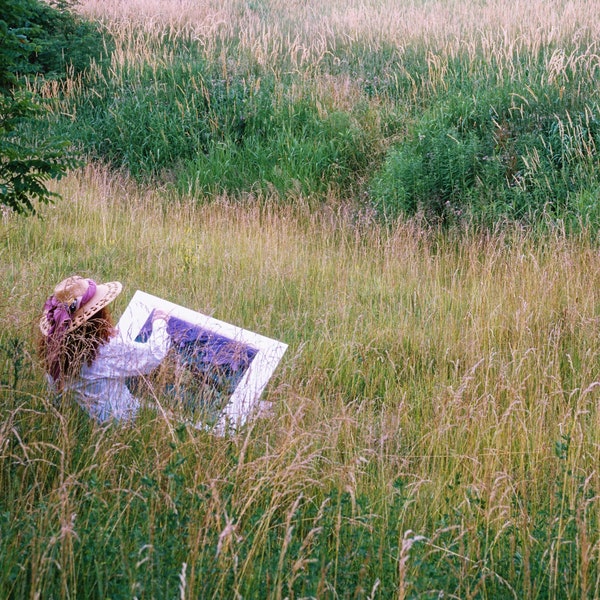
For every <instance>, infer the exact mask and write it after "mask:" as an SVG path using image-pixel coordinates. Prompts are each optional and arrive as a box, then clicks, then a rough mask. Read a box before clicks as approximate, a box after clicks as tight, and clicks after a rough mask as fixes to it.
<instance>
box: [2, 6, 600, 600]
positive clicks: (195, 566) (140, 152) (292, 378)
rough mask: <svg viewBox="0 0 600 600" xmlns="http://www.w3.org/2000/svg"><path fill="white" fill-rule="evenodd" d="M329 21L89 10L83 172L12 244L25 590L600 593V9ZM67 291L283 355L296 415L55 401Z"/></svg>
mask: <svg viewBox="0 0 600 600" xmlns="http://www.w3.org/2000/svg"><path fill="white" fill-rule="evenodd" d="M321 4H322V3H319V2H316V1H315V0H312V1H309V2H302V3H298V2H287V3H284V2H281V1H278V0H273V1H271V2H268V1H266V0H265V1H258V0H257V1H247V2H241V1H239V0H235V1H234V0H228V1H226V2H209V1H206V2H192V1H191V0H189V1H187V0H181V1H178V2H175V1H172V2H152V1H150V0H148V1H141V0H140V1H136V2H125V1H123V2H118V1H117V0H111V1H110V2H93V1H92V0H86V1H85V2H83V3H82V4H81V6H80V7H79V8H78V10H79V11H81V12H82V14H85V15H87V16H89V17H91V18H96V19H100V20H102V22H103V23H104V25H105V27H106V31H107V33H109V34H110V36H108V37H107V38H106V40H107V41H106V52H107V53H109V55H107V58H106V60H105V61H103V62H98V63H97V64H95V65H92V67H91V68H89V69H88V70H86V71H85V72H82V73H79V74H75V73H73V74H72V75H71V76H69V77H67V78H64V79H55V80H50V79H48V80H41V81H36V82H33V83H32V86H37V87H38V88H39V89H40V90H41V92H42V93H43V94H44V96H45V97H46V98H47V100H48V102H49V106H50V107H51V113H50V116H49V119H48V124H47V127H48V128H49V130H51V131H53V132H59V133H62V134H63V135H68V136H70V138H71V139H73V140H74V142H76V143H77V144H78V145H79V146H80V148H81V149H82V151H84V152H85V155H86V157H87V158H86V161H85V163H86V164H85V165H84V166H82V167H81V168H80V169H79V170H77V171H75V172H73V173H71V174H70V175H69V176H68V177H67V178H65V179H63V180H61V181H59V182H57V183H56V184H54V189H55V190H56V191H58V192H60V194H61V195H62V199H61V200H59V201H57V202H56V203H55V204H53V205H49V206H43V207H40V210H39V216H38V217H29V218H23V217H19V216H16V215H12V214H8V213H7V214H3V215H2V223H1V225H0V232H1V237H0V290H1V293H0V398H1V402H0V411H1V413H2V417H1V419H0V564H1V565H2V569H1V570H0V590H1V591H0V595H1V596H2V597H6V598H76V597H90V598H177V597H179V598H277V599H283V598H290V599H293V598H294V599H298V598H332V599H333V598H365V599H366V598H398V599H407V598H436V597H437V598H440V597H448V598H465V599H466V598H490V599H491V598H554V599H559V598H561V599H562V598H598V597H600V575H599V571H600V569H599V561H600V557H599V554H600V535H599V534H598V532H599V531H600V523H599V519H600V496H599V495H598V494H599V492H598V490H599V485H600V480H599V474H598V465H599V464H600V439H599V436H598V431H600V395H599V394H600V389H599V388H600V369H599V366H600V363H599V360H598V357H599V352H600V337H599V334H600V310H599V308H598V307H599V306H600V304H599V303H600V298H599V297H598V296H599V295H600V291H599V290H600V285H598V284H600V254H599V252H598V239H597V224H598V223H597V207H596V204H597V193H596V192H597V189H598V188H597V185H598V182H597V171H598V169H597V164H596V163H597V159H596V156H595V143H596V135H597V125H596V114H597V106H596V102H597V90H596V88H597V76H598V56H597V55H596V51H597V48H596V46H595V43H594V39H598V33H599V31H598V29H600V21H598V19H597V17H596V15H597V14H598V9H599V8H600V6H599V4H598V3H597V2H563V1H558V0H556V1H553V2H541V1H531V2H527V3H526V2H497V3H486V2H478V1H475V0H469V1H464V2H459V1H445V2H444V1H441V0H440V1H425V0H422V1H418V0H414V1H413V2H406V3H402V4H401V5H400V6H398V4H399V3H397V2H391V1H390V0H387V1H386V0H371V1H370V2H360V3H359V2H353V1H352V0H336V1H335V2H331V3H328V4H326V5H323V6H322V5H321ZM517 90H518V91H517ZM449 140H450V141H449ZM483 156H486V157H488V158H487V159H486V160H485V161H483V160H481V159H482V157H483ZM536 157H537V158H536ZM536 161H537V162H536ZM482 164H483V165H484V167H485V168H484V167H482V166H481V165H482ZM446 167H447V168H446ZM71 273H79V274H82V275H86V276H92V277H94V278H97V279H99V280H114V279H116V280H119V281H121V282H123V284H124V293H123V294H122V295H121V296H120V297H119V298H118V299H117V300H116V301H115V302H114V304H113V306H114V313H115V315H116V316H117V317H118V316H119V315H120V313H121V312H122V311H123V309H124V307H125V306H126V304H127V302H128V300H129V298H130V297H131V295H132V294H133V292H134V291H135V290H136V289H142V290H144V291H147V292H150V293H152V294H155V295H157V296H160V297H164V298H166V299H168V300H170V301H173V302H176V303H178V304H182V305H184V306H187V307H190V308H192V309H195V310H198V311H200V312H204V313H206V314H210V315H212V316H214V317H216V318H218V319H221V320H225V321H228V322H231V323H234V324H236V325H239V326H242V327H244V328H246V329H250V330H253V331H256V332H258V333H261V334H263V335H267V336H269V337H272V338H275V339H279V340H282V341H284V342H285V343H287V344H289V348H288V351H287V353H286V355H285V356H284V359H283V361H282V362H281V364H280V365H279V367H278V369H277V371H276V373H275V376H274V378H273V379H272V381H271V382H270V384H269V386H268V388H267V390H266V392H265V396H264V399H266V400H269V401H271V402H273V406H274V415H273V416H272V417H269V418H264V419H257V420H255V421H252V422H251V423H249V424H248V425H247V426H245V427H244V428H242V429H241V430H239V431H238V432H236V433H235V434H233V435H230V436H225V437H218V436H214V435H211V434H210V433H208V432H205V431H198V430H195V429H192V428H190V427H189V426H187V425H184V424H181V423H178V422H177V421H176V420H174V419H172V418H169V417H166V416H164V415H162V414H160V413H155V412H153V411H150V410H149V411H147V412H144V413H143V414H142V415H141V416H140V418H139V419H138V420H137V421H136V422H135V424H134V425H132V426H129V427H118V426H115V425H113V424H108V425H105V426H99V425H97V424H94V423H92V422H90V421H89V419H88V418H87V417H86V415H84V414H82V412H81V411H80V410H79V409H78V408H77V407H76V406H73V405H72V404H70V403H69V402H68V401H66V402H65V401H62V402H61V401H60V400H59V399H57V398H53V397H52V396H51V395H50V394H48V392H47V390H46V388H45V385H44V377H43V373H42V371H41V368H40V365H39V363H38V361H37V357H36V352H35V347H36V339H37V333H36V327H37V320H38V318H39V312H40V310H41V307H42V305H43V302H44V300H45V298H46V297H47V296H48V295H49V293H50V292H51V291H52V287H53V286H54V284H55V283H56V282H58V281H60V280H61V279H63V278H64V277H65V276H66V275H68V274H71Z"/></svg>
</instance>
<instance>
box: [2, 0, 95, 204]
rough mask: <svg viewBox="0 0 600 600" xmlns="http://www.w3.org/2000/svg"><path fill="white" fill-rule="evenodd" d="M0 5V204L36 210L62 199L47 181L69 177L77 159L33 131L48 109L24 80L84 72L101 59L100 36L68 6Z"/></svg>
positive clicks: (60, 142)
mask: <svg viewBox="0 0 600 600" xmlns="http://www.w3.org/2000/svg"><path fill="white" fill-rule="evenodd" d="M0 7H1V8H2V11H1V13H0V14H1V15H2V16H1V18H0V204H1V205H3V206H6V207H8V208H10V209H12V210H15V211H16V212H19V213H30V212H35V204H34V203H35V202H42V203H43V202H49V201H51V200H52V199H53V198H55V197H57V195H56V194H54V193H52V192H50V191H49V190H48V189H47V188H46V182H47V181H48V180H50V179H53V178H60V177H61V176H62V175H64V174H65V172H66V171H67V170H68V169H69V168H71V167H72V166H74V164H75V160H74V158H73V157H72V156H71V155H70V154H69V151H68V148H67V146H68V144H67V142H66V141H63V140H55V139H52V138H48V137H47V136H44V138H43V139H42V140H41V141H38V140H36V135H35V134H34V133H33V132H32V129H34V128H35V124H36V123H37V122H38V121H39V120H40V119H41V116H42V114H43V112H44V110H43V106H42V104H41V103H40V102H39V100H38V99H37V98H36V96H35V95H34V94H32V93H30V92H27V91H25V90H24V89H23V88H24V86H25V80H24V77H26V76H27V75H30V74H32V73H42V74H46V75H52V76H53V77H61V76H65V75H66V73H67V70H68V69H69V68H70V69H71V70H72V71H77V70H81V69H83V68H84V66H85V65H87V64H88V62H89V61H90V60H91V59H92V58H94V57H97V56H99V52H100V50H101V48H102V44H101V36H100V34H99V32H98V30H97V29H96V27H95V26H94V25H92V24H91V23H88V22H85V21H83V20H82V19H80V18H79V17H77V16H75V15H74V14H73V13H71V12H69V11H68V10H67V9H66V4H65V3H64V2H61V3H59V4H58V8H53V7H51V6H49V5H47V4H44V3H42V2H37V1H36V0H25V1H21V2H13V1H6V0H2V1H1V2H0ZM32 125H33V127H32ZM26 128H28V131H27V133H25V131H24V130H25V129H26Z"/></svg>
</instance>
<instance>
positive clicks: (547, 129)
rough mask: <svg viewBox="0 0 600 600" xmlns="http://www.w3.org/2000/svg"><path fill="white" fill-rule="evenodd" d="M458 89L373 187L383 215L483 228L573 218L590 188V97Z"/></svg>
mask: <svg viewBox="0 0 600 600" xmlns="http://www.w3.org/2000/svg"><path fill="white" fill-rule="evenodd" d="M461 85H462V87H461V88H459V89H457V88H451V90H450V91H449V92H448V93H445V94H442V95H441V96H439V97H437V98H435V99H434V100H433V102H432V105H431V106H430V108H429V109H427V110H426V111H424V112H423V114H422V115H421V117H420V118H419V119H418V120H417V122H416V123H415V125H414V127H413V128H412V130H411V131H410V132H409V134H408V135H407V136H406V138H405V139H403V140H402V141H401V143H399V144H398V145H395V146H394V147H393V148H392V149H391V150H390V151H389V152H388V154H387V157H386V159H385V162H384V165H383V166H382V168H381V170H380V171H379V173H378V174H377V175H376V176H375V177H374V178H373V181H372V185H371V193H372V197H373V200H374V202H375V204H376V206H377V207H378V208H379V210H380V211H381V213H383V214H384V215H385V216H387V217H395V216H397V215H398V214H401V213H404V214H409V215H414V214H416V213H422V214H423V215H424V216H425V217H426V218H427V219H428V220H443V221H448V220H454V219H456V217H459V216H465V215H469V216H470V217H475V218H476V219H480V220H486V221H489V220H497V219H499V218H503V217H508V218H511V219H524V218H528V217H530V216H531V215H540V214H542V213H550V214H554V215H558V216H562V215H564V214H566V213H567V212H568V211H569V210H571V209H573V208H574V206H573V200H574V198H575V197H576V195H577V194H580V192H581V191H582V190H585V189H587V188H588V186H590V185H593V184H594V182H595V181H596V179H597V173H596V171H597V166H598V162H597V158H596V156H595V147H596V143H597V141H598V140H599V139H600V120H599V119H600V107H599V106H598V104H597V102H596V101H595V99H594V97H593V96H590V97H589V98H586V97H585V96H584V94H581V95H580V96H579V97H578V96H575V95H573V96H570V95H569V93H568V92H566V93H565V92H564V90H563V89H561V88H559V87H558V86H555V85H554V86H550V85H542V84H538V85H534V84H526V83H525V82H524V81H513V82H508V83H503V84H500V83H498V82H491V81H489V82H486V84H483V85H482V84H481V83H480V84H479V85H478V86H476V85H475V82H472V83H471V84H470V85H469V84H468V82H467V85H465V82H464V81H463V82H461Z"/></svg>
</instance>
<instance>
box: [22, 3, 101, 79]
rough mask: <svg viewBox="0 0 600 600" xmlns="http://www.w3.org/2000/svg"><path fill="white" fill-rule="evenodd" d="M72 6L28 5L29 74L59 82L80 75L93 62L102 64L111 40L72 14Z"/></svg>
mask: <svg viewBox="0 0 600 600" xmlns="http://www.w3.org/2000/svg"><path fill="white" fill-rule="evenodd" d="M73 4H74V2H72V1H68V0H54V1H53V2H49V3H45V2H36V1H29V10H28V21H29V22H30V32H29V35H28V38H29V41H30V42H31V44H32V45H33V48H32V51H31V52H30V54H29V57H28V60H29V65H30V66H29V69H28V71H29V72H35V73H39V74H42V75H44V76H45V77H46V78H49V77H51V78H62V77H65V76H66V74H67V72H70V73H71V74H77V73H81V72H82V71H84V70H85V69H86V68H87V67H88V66H89V64H90V63H91V62H92V61H95V62H96V63H101V62H102V61H103V60H104V59H105V58H106V57H107V55H108V54H109V52H107V49H110V48H112V44H111V41H110V38H108V37H106V36H105V35H104V33H103V32H102V30H101V28H100V25H99V24H98V23H96V22H93V21H88V20H86V19H84V18H82V17H80V16H79V15H77V14H76V13H75V12H73V10H71V7H72V5H73Z"/></svg>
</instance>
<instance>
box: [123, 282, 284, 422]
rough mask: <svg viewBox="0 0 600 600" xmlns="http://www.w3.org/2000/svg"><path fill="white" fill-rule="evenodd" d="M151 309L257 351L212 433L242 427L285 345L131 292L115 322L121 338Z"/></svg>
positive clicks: (130, 335) (132, 332) (134, 333)
mask: <svg viewBox="0 0 600 600" xmlns="http://www.w3.org/2000/svg"><path fill="white" fill-rule="evenodd" d="M154 309H157V310H162V311H164V312H166V313H167V314H168V315H173V316H174V317H177V318H178V319H182V320H184V321H187V322H188V323H190V324H192V325H196V326H199V327H201V328H202V329H205V330H207V331H210V332H213V333H215V334H217V335H221V336H224V337H227V338H229V339H231V340H235V341H237V342H240V343H242V344H244V345H247V346H250V347H251V348H253V349H254V350H256V351H257V353H256V355H255V357H254V358H253V359H252V362H251V363H250V366H249V367H248V369H247V370H246V372H245V373H244V375H243V377H242V378H241V379H240V382H239V383H238V385H237V387H236V388H235V390H234V392H233V393H232V394H231V397H230V399H229V402H228V403H227V404H226V406H225V407H224V408H223V410H222V411H221V416H220V418H219V420H218V422H217V425H216V426H215V428H214V429H215V431H217V432H221V433H223V432H226V431H228V430H231V429H232V428H233V429H235V428H236V427H238V426H240V425H242V424H243V423H245V422H246V420H247V419H248V417H249V416H250V415H251V414H252V413H253V412H254V411H257V409H258V407H259V398H260V395H261V394H262V392H263V390H264V388H265V387H266V385H267V383H268V381H269V379H270V378H271V376H272V375H273V372H274V371H275V369H276V367H277V365H278V364H279V361H280V360H281V358H282V356H283V355H284V353H285V351H286V349H287V344H284V343H283V342H279V341H277V340H273V339H271V338H268V337H265V336H262V335H259V334H257V333H254V332H252V331H248V330H246V329H242V328H240V327H236V326H235V325H231V324H229V323H225V322H224V321H219V320H218V319H214V318H212V317H209V316H207V315H203V314H202V313H199V312H196V311H193V310H191V309H189V308H184V307H183V306H179V305H177V304H174V303H173V302H169V301H168V300H164V299H162V298H158V297H157V296H153V295H152V294H148V293H146V292H142V291H141V290H138V291H136V292H135V294H134V295H133V297H132V299H131V301H130V302H129V305H128V306H127V308H126V309H125V311H124V312H123V314H122V315H121V318H120V319H119V323H118V328H119V330H120V331H121V332H122V335H123V336H125V338H127V339H132V340H133V339H134V338H135V337H136V336H137V334H138V333H139V331H140V329H141V328H142V326H143V325H144V323H145V322H146V319H147V318H148V316H149V314H150V313H151V312H152V310H154ZM196 426H198V427H202V424H200V423H198V424H196Z"/></svg>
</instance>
